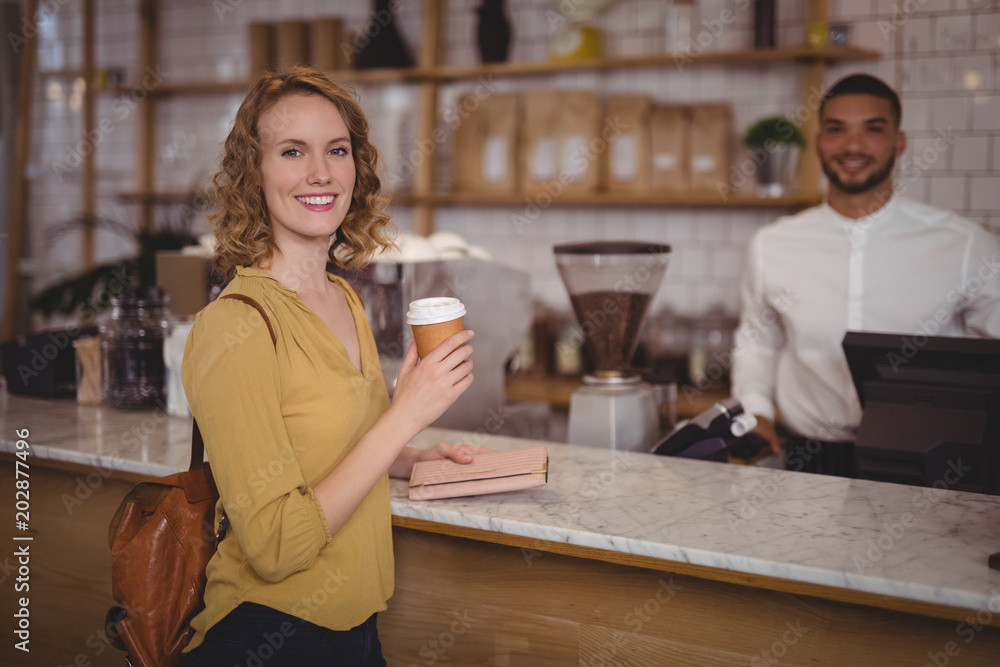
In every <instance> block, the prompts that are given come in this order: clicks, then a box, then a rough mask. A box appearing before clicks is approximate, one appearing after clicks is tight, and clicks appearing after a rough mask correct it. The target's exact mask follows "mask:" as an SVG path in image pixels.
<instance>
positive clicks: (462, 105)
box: [451, 93, 520, 193]
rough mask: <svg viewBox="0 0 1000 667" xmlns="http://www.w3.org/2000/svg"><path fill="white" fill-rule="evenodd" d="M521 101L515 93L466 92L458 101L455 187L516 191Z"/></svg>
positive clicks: (461, 189)
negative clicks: (473, 93) (483, 96)
mask: <svg viewBox="0 0 1000 667" xmlns="http://www.w3.org/2000/svg"><path fill="white" fill-rule="evenodd" d="M519 116H520V101H519V98H518V96H517V95H515V94H501V93H494V94H492V95H490V96H489V97H485V98H481V99H480V98H479V97H478V96H476V95H464V96H462V97H461V98H459V100H458V108H457V114H456V116H455V118H456V121H457V122H458V123H459V124H458V125H457V127H456V128H455V132H454V135H453V140H452V161H451V165H452V184H453V186H454V188H455V189H456V190H459V191H466V192H485V193H513V192H515V191H516V190H517V148H518V146H517V142H518V136H517V135H518V130H519V126H520V122H519Z"/></svg>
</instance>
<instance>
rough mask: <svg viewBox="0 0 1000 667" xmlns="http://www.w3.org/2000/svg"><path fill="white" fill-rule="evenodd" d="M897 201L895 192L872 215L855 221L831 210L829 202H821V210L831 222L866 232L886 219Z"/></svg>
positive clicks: (897, 197)
mask: <svg viewBox="0 0 1000 667" xmlns="http://www.w3.org/2000/svg"><path fill="white" fill-rule="evenodd" d="M898 200H899V196H898V195H897V194H896V193H895V192H893V193H892V197H890V198H889V201H887V202H886V203H885V204H884V205H883V206H882V207H881V208H880V209H878V210H877V211H875V212H873V213H869V214H868V215H866V216H864V217H863V218H857V219H855V218H848V217H847V216H844V215H841V214H840V213H837V211H835V210H833V208H832V207H831V206H830V202H829V201H824V202H823V209H824V211H825V212H826V214H827V215H828V216H829V218H830V219H831V220H833V221H835V222H839V223H840V224H841V225H843V226H845V227H849V228H853V227H859V228H861V229H865V230H868V229H871V228H872V226H873V225H877V224H879V223H880V222H881V221H883V220H885V219H886V218H888V217H889V216H890V214H891V213H892V211H894V210H895V209H896V202H897V201H898Z"/></svg>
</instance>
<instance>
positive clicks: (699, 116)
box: [690, 104, 733, 193]
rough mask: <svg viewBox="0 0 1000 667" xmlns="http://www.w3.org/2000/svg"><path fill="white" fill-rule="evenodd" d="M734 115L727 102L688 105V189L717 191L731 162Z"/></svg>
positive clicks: (726, 178) (726, 179) (726, 176)
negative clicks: (689, 128) (689, 169)
mask: <svg viewBox="0 0 1000 667" xmlns="http://www.w3.org/2000/svg"><path fill="white" fill-rule="evenodd" d="M732 137H733V116H732V110H731V109H730V107H729V105H728V104H705V105H698V106H694V107H691V161H690V165H691V190H693V191H702V192H704V191H709V190H710V191H712V192H713V193H718V192H719V184H720V183H726V184H728V183H729V167H730V165H731V164H732V162H733V155H732V152H733V145H732V144H733V139H732Z"/></svg>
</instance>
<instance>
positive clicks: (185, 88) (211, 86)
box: [94, 80, 250, 97]
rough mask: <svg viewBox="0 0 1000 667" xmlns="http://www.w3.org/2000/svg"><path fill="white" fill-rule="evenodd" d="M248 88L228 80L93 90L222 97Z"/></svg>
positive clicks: (153, 95)
mask: <svg viewBox="0 0 1000 667" xmlns="http://www.w3.org/2000/svg"><path fill="white" fill-rule="evenodd" d="M249 87H250V82H249V81H241V80H228V81H185V82H176V83H162V84H160V85H158V86H155V87H151V88H145V87H144V86H143V85H142V84H140V83H137V84H134V85H128V84H121V85H118V86H104V87H101V88H95V89H94V92H96V93H99V94H102V95H107V94H111V95H128V94H131V93H132V92H134V91H137V90H141V91H144V92H145V94H146V95H149V96H151V97H157V96H159V97H162V96H166V95H223V94H228V93H244V92H246V91H247V89H248V88H249Z"/></svg>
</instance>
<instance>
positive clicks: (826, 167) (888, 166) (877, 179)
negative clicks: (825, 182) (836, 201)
mask: <svg viewBox="0 0 1000 667" xmlns="http://www.w3.org/2000/svg"><path fill="white" fill-rule="evenodd" d="M819 162H820V165H821V166H822V167H823V173H824V174H826V177H827V178H828V179H830V182H831V183H833V184H834V185H835V186H837V187H838V188H840V190H842V191H843V192H846V193H847V194H849V195H858V194H861V193H863V192H868V191H869V190H872V189H874V188H875V187H876V186H878V185H880V184H881V183H882V181H884V180H885V179H886V178H888V177H889V176H891V175H892V170H893V168H894V167H895V166H896V152H895V151H893V152H892V153H890V154H889V161H888V162H886V163H885V166H884V167H882V168H881V169H879V170H878V171H876V172H875V173H874V174H872V175H871V176H869V177H868V178H867V179H865V180H864V181H862V182H861V183H858V184H855V185H848V184H846V183H844V182H843V181H842V180H840V176H838V175H837V172H836V171H834V170H833V168H832V167H831V166H830V164H831V162H832V161H831V162H828V161H826V160H824V159H822V158H821V159H820V161H819Z"/></svg>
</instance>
